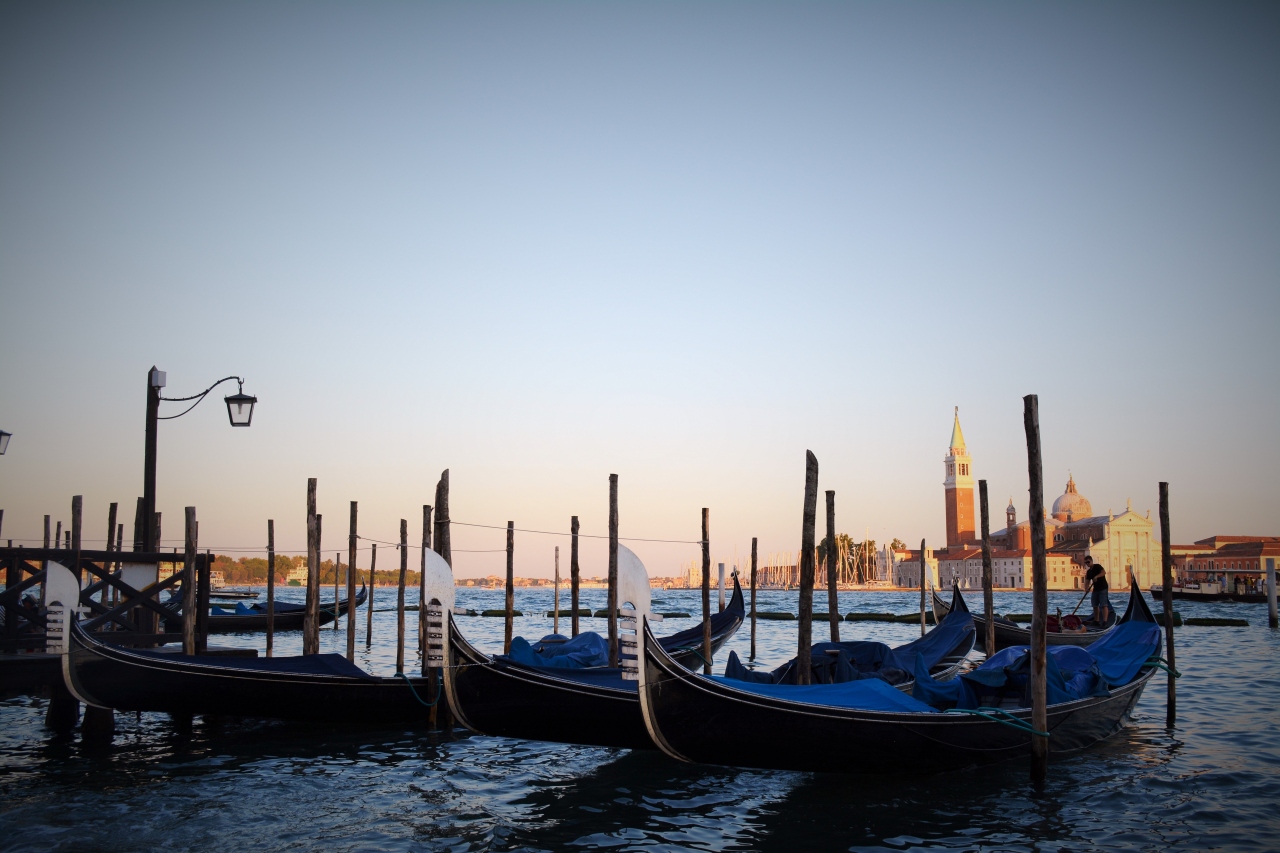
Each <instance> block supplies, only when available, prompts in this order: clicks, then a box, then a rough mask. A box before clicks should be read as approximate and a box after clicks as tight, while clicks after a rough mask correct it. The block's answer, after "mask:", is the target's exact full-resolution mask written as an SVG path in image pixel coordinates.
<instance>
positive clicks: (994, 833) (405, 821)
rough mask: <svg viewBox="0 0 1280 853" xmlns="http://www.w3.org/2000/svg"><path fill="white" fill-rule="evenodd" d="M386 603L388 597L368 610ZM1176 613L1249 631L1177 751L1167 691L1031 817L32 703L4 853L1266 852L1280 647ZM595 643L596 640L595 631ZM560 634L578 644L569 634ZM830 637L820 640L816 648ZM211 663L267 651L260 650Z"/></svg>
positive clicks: (759, 778) (367, 734) (844, 601)
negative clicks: (71, 711)
mask: <svg viewBox="0 0 1280 853" xmlns="http://www.w3.org/2000/svg"><path fill="white" fill-rule="evenodd" d="M300 592H301V591H300V590H286V591H285V594H284V595H282V597H285V596H288V595H290V594H292V595H299V594H300ZM655 595H656V596H658V597H660V599H661V601H662V602H663V606H662V609H668V610H687V611H690V612H695V611H696V608H697V606H698V601H699V598H698V593H697V592H696V591H665V592H659V591H655ZM815 597H816V598H817V599H818V601H816V602H815V604H816V606H817V607H818V608H819V609H821V608H823V607H825V599H824V598H823V596H822V595H821V594H819V595H817V596H815ZM501 598H502V593H501V592H500V591H486V590H470V589H463V590H459V604H461V605H463V606H470V607H474V608H476V609H481V608H484V607H500V606H501ZM394 599H395V596H394V593H390V594H388V592H387V591H386V590H382V589H380V590H378V596H377V599H376V603H377V605H378V606H379V608H382V607H387V606H389V605H392V604H393V602H394ZM567 599H568V596H567V595H565V596H564V597H563V598H562V604H563V605H564V606H567ZM1028 599H1029V597H1028V596H1025V595H1019V594H1011V593H1001V594H998V595H997V609H1000V610H1004V611H1006V612H1017V611H1019V610H1022V611H1024V612H1025V610H1029V609H1030V608H1029V600H1028ZM1075 599H1076V596H1071V595H1066V596H1056V595H1055V596H1051V600H1050V606H1051V608H1052V607H1057V606H1061V607H1062V608H1063V610H1064V612H1065V611H1069V610H1070V608H1071V607H1073V606H1074V605H1075ZM409 600H410V601H411V602H412V601H414V600H416V594H411V595H410V596H409ZM795 600H796V596H795V593H781V592H768V593H762V594H761V601H760V608H761V609H769V610H791V611H792V612H794V611H795ZM977 601H978V599H977V598H976V597H974V598H972V599H971V606H974V607H975V608H976V606H977ZM550 604H551V594H550V592H546V591H541V590H521V591H518V592H517V607H519V608H520V609H522V610H524V611H525V612H526V613H535V612H540V611H542V610H545V609H549V608H550ZM603 604H604V592H603V590H586V591H584V606H589V607H592V608H596V607H602V606H603ZM840 604H841V610H842V611H845V612H847V611H849V610H864V611H871V610H875V611H891V612H898V613H904V612H909V611H911V610H912V609H913V607H914V606H915V605H916V604H918V597H916V596H915V594H911V593H903V594H855V593H845V594H842V595H841V597H840ZM1179 609H1180V610H1181V611H1182V612H1183V613H1184V615H1232V616H1244V618H1247V619H1249V620H1250V621H1251V622H1252V623H1253V624H1252V625H1251V627H1249V628H1247V629H1224V628H1186V629H1183V630H1182V631H1180V632H1179V634H1178V639H1179V652H1178V655H1179V657H1178V662H1179V666H1180V668H1181V669H1182V670H1183V672H1184V673H1185V677H1184V678H1183V679H1182V681H1181V682H1180V683H1179V706H1178V707H1179V726H1178V729H1177V730H1176V731H1174V732H1172V733H1170V732H1167V731H1166V730H1165V728H1164V725H1163V723H1164V682H1163V679H1162V677H1161V678H1157V679H1156V680H1155V681H1153V683H1152V685H1151V688H1150V689H1149V690H1148V692H1147V694H1146V695H1145V696H1144V697H1143V699H1142V701H1141V703H1140V704H1139V706H1138V719H1137V720H1135V722H1134V725H1132V726H1131V727H1129V728H1128V729H1126V730H1125V731H1124V732H1122V733H1121V734H1120V735H1118V736H1117V737H1115V738H1113V739H1112V740H1111V741H1109V742H1107V743H1106V744H1104V745H1102V746H1101V747H1099V748H1097V749H1094V750H1091V751H1090V752H1088V753H1086V754H1084V755H1081V756H1077V757H1074V758H1071V759H1066V760H1058V761H1056V762H1054V763H1053V765H1052V766H1051V775H1050V784H1049V786H1048V789H1047V791H1046V792H1045V794H1044V795H1042V796H1040V797H1033V796H1031V795H1030V793H1029V788H1028V784H1027V768H1026V767H1025V766H1024V765H1022V764H1009V765H1002V766H998V767H987V768H982V769H975V770H971V771H960V772H955V773H949V774H944V775H935V776H928V777H918V776H915V775H912V774H911V773H910V768H893V769H894V770H896V771H900V772H898V773H897V775H891V776H887V777H886V776H867V775H838V774H831V775H814V774H803V773H782V772H761V771H749V770H737V769H731V768H720V767H703V766H696V765H687V764H680V763H678V762H675V761H671V760H669V759H667V758H666V757H664V756H662V755H661V754H657V753H651V752H639V751H637V752H625V751H617V750H609V749H600V748H593V747H577V746H564V745H558V744H545V743H531V742H526V741H513V740H503V739H499V738H489V737H482V736H471V737H459V738H457V739H454V740H443V741H442V740H440V739H439V738H437V737H435V736H433V735H428V734H422V733H418V732H410V731H398V730H390V731H389V730H376V729H368V728H366V727H363V726H361V725H360V723H359V720H355V719H353V720H343V721H339V722H336V723H335V724H334V725H330V726H318V725H302V724H296V723H289V724H286V723H276V722H265V721H243V720H226V719H224V720H212V719H202V718H197V719H196V721H195V724H194V725H193V726H192V727H191V728H190V729H189V730H183V729H182V728H181V727H179V726H176V725H175V724H174V723H173V722H172V721H170V720H169V719H168V718H167V717H166V716H164V715H161V714H143V715H140V716H139V715H133V714H128V715H126V714H119V715H117V731H118V734H117V736H116V738H115V740H114V742H113V743H112V744H111V745H110V746H109V747H100V748H98V749H96V750H95V749H90V748H87V747H86V746H84V745H82V744H81V743H80V741H79V740H78V738H67V739H61V738H58V737H55V736H53V735H52V734H51V733H49V732H47V731H46V730H44V729H43V728H42V726H41V722H42V719H43V713H44V701H43V700H41V699H31V698H17V699H10V700H7V701H5V702H3V703H0V792H2V794H3V796H0V830H2V831H0V849H4V850H41V851H43V850H55V849H63V850H83V849H94V850H140V849H148V850H160V851H165V850H199V849H209V848H212V847H215V846H216V847H219V848H223V849H255V850H257V849H262V850H276V849H281V850H283V849H317V848H320V847H324V848H332V849H341V850H466V851H471V850H562V849H567V848H593V847H607V848H611V849H632V848H644V849H657V850H664V849H665V850H764V851H782V853H797V851H800V850H905V849H924V848H930V849H947V850H950V849H955V850H979V849H983V850H1062V849H1067V850H1087V849H1108V850H1110V849H1124V850H1162V849H1169V848H1179V849H1186V850H1199V849H1205V848H1208V847H1213V848H1217V849H1231V850H1249V849H1274V847H1275V838H1276V837H1277V834H1278V833H1277V829H1278V828H1280V827H1278V825H1277V820H1276V818H1275V816H1274V812H1275V809H1274V804H1275V803H1276V802H1280V771H1277V767H1280V731H1277V728H1278V726H1277V722H1278V717H1277V714H1276V711H1275V708H1276V707H1277V700H1280V678H1278V677H1277V676H1276V674H1275V673H1274V671H1273V669H1272V668H1271V667H1270V666H1269V664H1270V662H1271V661H1272V660H1274V659H1275V658H1276V653H1277V651H1280V638H1278V637H1277V636H1276V635H1275V634H1274V633H1272V632H1270V631H1269V630H1267V629H1266V628H1265V627H1263V626H1265V618H1266V615H1265V606H1257V605H1229V604H1216V605H1215V604H1199V603H1187V604H1185V605H1184V604H1181V603H1180V604H1179ZM414 616H415V614H410V616H409V622H410V625H411V626H413V625H414V624H416V623H415V622H414ZM359 622H360V642H359V644H358V648H359V650H360V652H361V663H362V664H363V665H365V666H366V667H368V668H370V669H372V670H375V671H380V672H390V671H391V670H392V669H393V668H394V659H395V650H394V648H393V647H392V645H391V641H393V640H394V637H395V614H394V613H378V614H376V616H375V629H374V635H375V643H374V648H373V651H372V653H371V654H366V653H365V652H364V635H363V625H364V619H363V613H362V614H361V619H360V620H359ZM461 624H462V626H463V630H464V631H465V632H466V633H467V635H468V636H469V637H471V638H472V639H473V640H475V641H476V642H477V644H478V645H479V646H481V647H482V648H487V649H490V650H493V649H496V648H498V647H499V646H500V644H501V639H502V620H501V619H486V618H481V617H476V618H465V619H462V620H461ZM692 624H694V623H693V620H687V621H685V620H681V621H671V622H667V623H664V625H663V626H662V628H663V630H665V631H674V630H679V629H680V628H682V627H687V626H689V625H692ZM602 626H603V622H602V621H597V620H584V627H587V628H591V627H602ZM561 628H562V630H563V631H566V632H567V630H568V628H567V621H566V622H565V623H564V624H562V626H561ZM841 629H842V632H843V634H844V637H845V638H846V639H850V638H874V639H879V640H882V641H884V642H887V643H890V644H898V643H902V642H906V641H908V640H910V639H913V638H914V637H916V636H919V629H918V628H917V627H914V626H911V625H903V624H889V623H856V624H855V623H843V624H842V625H841ZM549 631H550V620H549V619H544V618H542V617H541V616H527V617H523V618H521V619H519V620H517V632H520V633H524V634H525V635H526V636H540V635H541V634H544V633H549ZM825 631H826V627H825V625H815V632H814V633H815V637H824V636H825ZM409 633H410V636H411V637H412V635H413V629H412V627H411V628H410V631H409ZM322 634H323V636H324V643H325V645H326V647H328V648H332V649H341V648H342V647H343V646H344V643H345V640H344V639H343V637H344V635H343V633H342V631H337V632H334V631H324V632H322ZM749 639H750V638H749V636H748V633H747V628H746V627H745V626H744V629H743V631H742V632H740V633H739V635H738V636H737V637H735V638H734V640H733V641H732V642H731V644H730V647H731V648H734V649H736V650H737V651H738V653H739V654H740V655H742V656H743V657H744V658H745V656H746V654H747V650H748V648H749ZM218 641H219V642H222V643H225V644H242V645H255V644H258V643H260V642H261V638H260V637H255V636H245V637H222V638H219V640H218ZM794 643H795V623H794V622H792V623H787V622H761V623H760V624H759V635H758V639H757V645H758V648H759V651H760V654H759V657H760V659H761V661H762V663H763V664H765V665H776V664H777V663H781V662H782V661H783V660H784V659H786V658H788V657H790V656H791V655H792V654H794ZM299 644H300V637H299V635H298V634H296V633H295V634H292V635H282V636H281V637H280V638H279V639H278V640H277V648H278V649H279V650H280V651H281V653H292V652H296V651H297V646H298V645H299ZM413 657H414V656H413V654H412V652H411V653H410V654H409V658H410V660H412V659H413ZM759 736H760V737H768V736H769V733H768V732H760V733H759ZM741 748H742V749H743V750H744V751H749V750H750V749H751V743H750V742H749V741H747V742H744V743H743V744H742V745H741ZM851 769H859V768H851ZM861 769H875V768H861Z"/></svg>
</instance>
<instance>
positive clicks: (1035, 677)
mask: <svg viewBox="0 0 1280 853" xmlns="http://www.w3.org/2000/svg"><path fill="white" fill-rule="evenodd" d="M1022 403H1023V410H1022V421H1023V427H1024V429H1025V430H1026V434H1027V479H1028V480H1029V481H1030V484H1031V486H1030V488H1031V507H1030V510H1029V511H1028V513H1027V520H1028V521H1029V522H1030V525H1031V727H1032V728H1033V729H1035V730H1036V731H1039V732H1046V731H1048V730H1049V715H1048V704H1047V698H1046V693H1045V690H1046V686H1045V676H1046V661H1045V651H1046V648H1045V643H1046V640H1045V625H1046V621H1047V618H1048V615H1049V592H1048V590H1049V580H1048V572H1047V570H1046V567H1045V541H1044V518H1045V513H1044V480H1043V473H1044V469H1043V466H1042V462H1041V456H1040V401H1039V398H1038V397H1037V396H1036V395H1035V394H1028V395H1027V396H1025V397H1023V398H1022ZM1048 772H1049V743H1048V740H1047V739H1046V738H1043V737H1036V736H1032V738H1031V782H1032V784H1033V785H1035V787H1036V788H1037V789H1040V788H1043V787H1044V782H1045V777H1046V776H1047V775H1048Z"/></svg>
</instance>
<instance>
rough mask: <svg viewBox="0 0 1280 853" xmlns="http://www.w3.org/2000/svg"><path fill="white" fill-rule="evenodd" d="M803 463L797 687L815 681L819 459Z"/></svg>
mask: <svg viewBox="0 0 1280 853" xmlns="http://www.w3.org/2000/svg"><path fill="white" fill-rule="evenodd" d="M804 455H805V464H804V515H803V517H802V519H801V527H800V626H799V628H800V630H799V631H798V632H797V634H798V637H797V640H798V642H797V644H796V684H809V683H811V682H812V681H813V667H812V665H811V664H810V658H811V657H812V654H813V653H812V648H813V576H814V559H813V540H814V527H815V526H816V525H817V521H818V457H816V456H814V455H813V451H812V450H806V451H805V452H804Z"/></svg>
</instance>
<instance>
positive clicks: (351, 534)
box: [333, 501, 360, 663]
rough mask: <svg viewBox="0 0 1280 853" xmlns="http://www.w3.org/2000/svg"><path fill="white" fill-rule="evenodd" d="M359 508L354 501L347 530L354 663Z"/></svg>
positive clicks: (352, 657) (349, 635)
mask: <svg viewBox="0 0 1280 853" xmlns="http://www.w3.org/2000/svg"><path fill="white" fill-rule="evenodd" d="M359 509H360V507H359V504H357V503H356V502H355V501H352V502H351V522H350V528H351V529H350V530H349V531H348V532H347V660H349V661H351V662H352V663H355V661H356V558H357V556H358V554H357V551H356V546H357V545H358V544H359V539H360V537H359V536H357V535H356V529H357V525H356V520H357V518H358V516H359ZM333 621H334V622H337V621H338V620H337V619H335V620H333Z"/></svg>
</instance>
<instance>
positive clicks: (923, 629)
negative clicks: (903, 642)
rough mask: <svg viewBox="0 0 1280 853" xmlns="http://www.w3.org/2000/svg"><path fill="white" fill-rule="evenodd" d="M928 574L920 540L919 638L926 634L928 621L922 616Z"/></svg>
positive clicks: (927, 563) (927, 564)
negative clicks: (925, 579)
mask: <svg viewBox="0 0 1280 853" xmlns="http://www.w3.org/2000/svg"><path fill="white" fill-rule="evenodd" d="M928 572H929V561H928V560H927V559H926V558H925V547H924V540H923V539H921V540H920V636H921V637H923V636H924V635H925V633H927V632H928V630H929V628H928V619H926V618H925V615H924V607H925V604H924V587H925V583H924V578H925V575H926V574H928Z"/></svg>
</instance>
